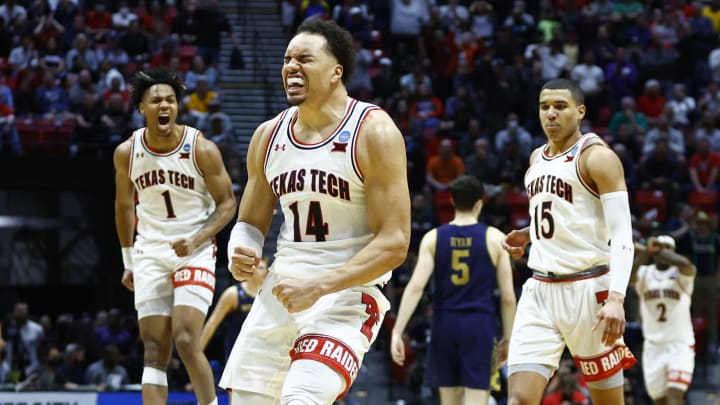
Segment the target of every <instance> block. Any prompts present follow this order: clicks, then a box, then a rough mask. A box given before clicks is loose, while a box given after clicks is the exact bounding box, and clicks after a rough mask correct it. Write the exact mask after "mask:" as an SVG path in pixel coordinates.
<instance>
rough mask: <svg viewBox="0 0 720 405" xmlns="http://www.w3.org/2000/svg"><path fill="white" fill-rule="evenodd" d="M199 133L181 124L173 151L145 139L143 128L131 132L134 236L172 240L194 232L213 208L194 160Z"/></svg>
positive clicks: (211, 200)
mask: <svg viewBox="0 0 720 405" xmlns="http://www.w3.org/2000/svg"><path fill="white" fill-rule="evenodd" d="M199 136H202V135H201V134H200V132H199V131H198V130H197V129H195V128H192V127H188V126H186V127H185V131H184V133H183V138H182V141H181V142H180V144H178V146H177V148H175V150H173V151H170V152H166V153H160V152H157V151H153V150H152V149H151V148H150V147H149V146H148V145H147V143H146V142H145V128H141V129H138V130H136V131H135V132H133V135H132V153H131V154H130V179H131V180H132V181H133V183H134V184H135V191H136V193H137V202H138V203H137V205H136V208H135V212H136V215H137V221H138V223H137V232H138V239H143V240H148V241H172V240H175V239H178V238H181V237H186V236H190V235H192V234H194V233H195V232H197V231H198V230H199V229H200V228H201V227H202V226H203V224H204V223H205V221H206V220H207V218H208V217H209V216H210V214H211V213H212V212H213V211H214V209H215V201H214V200H213V198H212V196H211V195H210V193H209V192H208V190H207V187H206V185H205V180H204V178H203V173H202V172H201V171H200V169H199V168H198V166H197V162H196V160H195V144H196V141H197V138H198V137H199Z"/></svg>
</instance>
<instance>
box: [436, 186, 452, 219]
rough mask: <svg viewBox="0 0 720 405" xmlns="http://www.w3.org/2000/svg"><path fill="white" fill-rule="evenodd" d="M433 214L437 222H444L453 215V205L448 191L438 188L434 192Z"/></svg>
mask: <svg viewBox="0 0 720 405" xmlns="http://www.w3.org/2000/svg"><path fill="white" fill-rule="evenodd" d="M435 216H436V217H437V220H438V223H439V224H446V223H448V222H450V221H452V219H453V217H455V207H454V206H453V204H452V196H451V195H450V192H449V191H447V190H438V191H436V192H435Z"/></svg>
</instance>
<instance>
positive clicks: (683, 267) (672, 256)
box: [655, 249, 695, 276]
mask: <svg viewBox="0 0 720 405" xmlns="http://www.w3.org/2000/svg"><path fill="white" fill-rule="evenodd" d="M655 258H656V259H657V260H658V261H660V262H663V263H666V264H669V265H670V266H677V268H678V270H680V274H682V275H683V276H694V275H695V265H693V264H692V262H691V261H690V260H689V259H688V258H687V257H685V256H683V255H680V254H678V253H676V252H675V251H673V250H672V249H661V250H660V251H659V252H657V253H655Z"/></svg>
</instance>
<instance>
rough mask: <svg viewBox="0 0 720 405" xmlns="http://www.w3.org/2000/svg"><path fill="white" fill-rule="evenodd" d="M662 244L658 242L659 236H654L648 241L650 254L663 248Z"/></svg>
mask: <svg viewBox="0 0 720 405" xmlns="http://www.w3.org/2000/svg"><path fill="white" fill-rule="evenodd" d="M662 248H663V247H662V245H661V244H660V242H658V240H657V238H656V237H654V236H652V237H650V239H648V241H647V251H648V253H650V254H655V253H657V252H659V251H661V250H662Z"/></svg>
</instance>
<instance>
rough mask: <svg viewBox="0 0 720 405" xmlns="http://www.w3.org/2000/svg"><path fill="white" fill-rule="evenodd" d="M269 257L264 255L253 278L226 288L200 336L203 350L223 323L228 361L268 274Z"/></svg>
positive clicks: (225, 351) (224, 345) (224, 343)
mask: <svg viewBox="0 0 720 405" xmlns="http://www.w3.org/2000/svg"><path fill="white" fill-rule="evenodd" d="M267 266H268V258H267V257H263V258H262V259H261V260H260V263H259V264H258V268H257V271H256V272H255V274H253V277H252V278H249V279H247V280H245V281H241V282H239V283H237V284H233V285H231V286H230V287H228V288H226V289H225V291H223V293H222V294H220V298H218V301H217V303H215V309H213V311H212V312H211V313H210V316H208V319H207V322H205V325H204V326H203V329H202V333H201V336H200V346H201V347H202V349H203V350H205V348H207V345H208V343H210V339H212V336H213V334H214V333H215V331H216V330H217V328H218V326H220V324H221V323H222V324H223V326H224V330H223V348H224V355H225V357H224V358H223V362H225V361H227V358H228V356H229V355H230V350H231V349H232V346H233V344H234V343H235V339H237V335H238V333H239V332H240V327H241V326H242V324H243V322H245V318H247V314H248V312H250V307H251V306H252V303H253V301H254V300H255V295H257V292H258V290H259V289H260V286H261V285H262V282H263V280H265V276H266V275H267Z"/></svg>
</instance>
